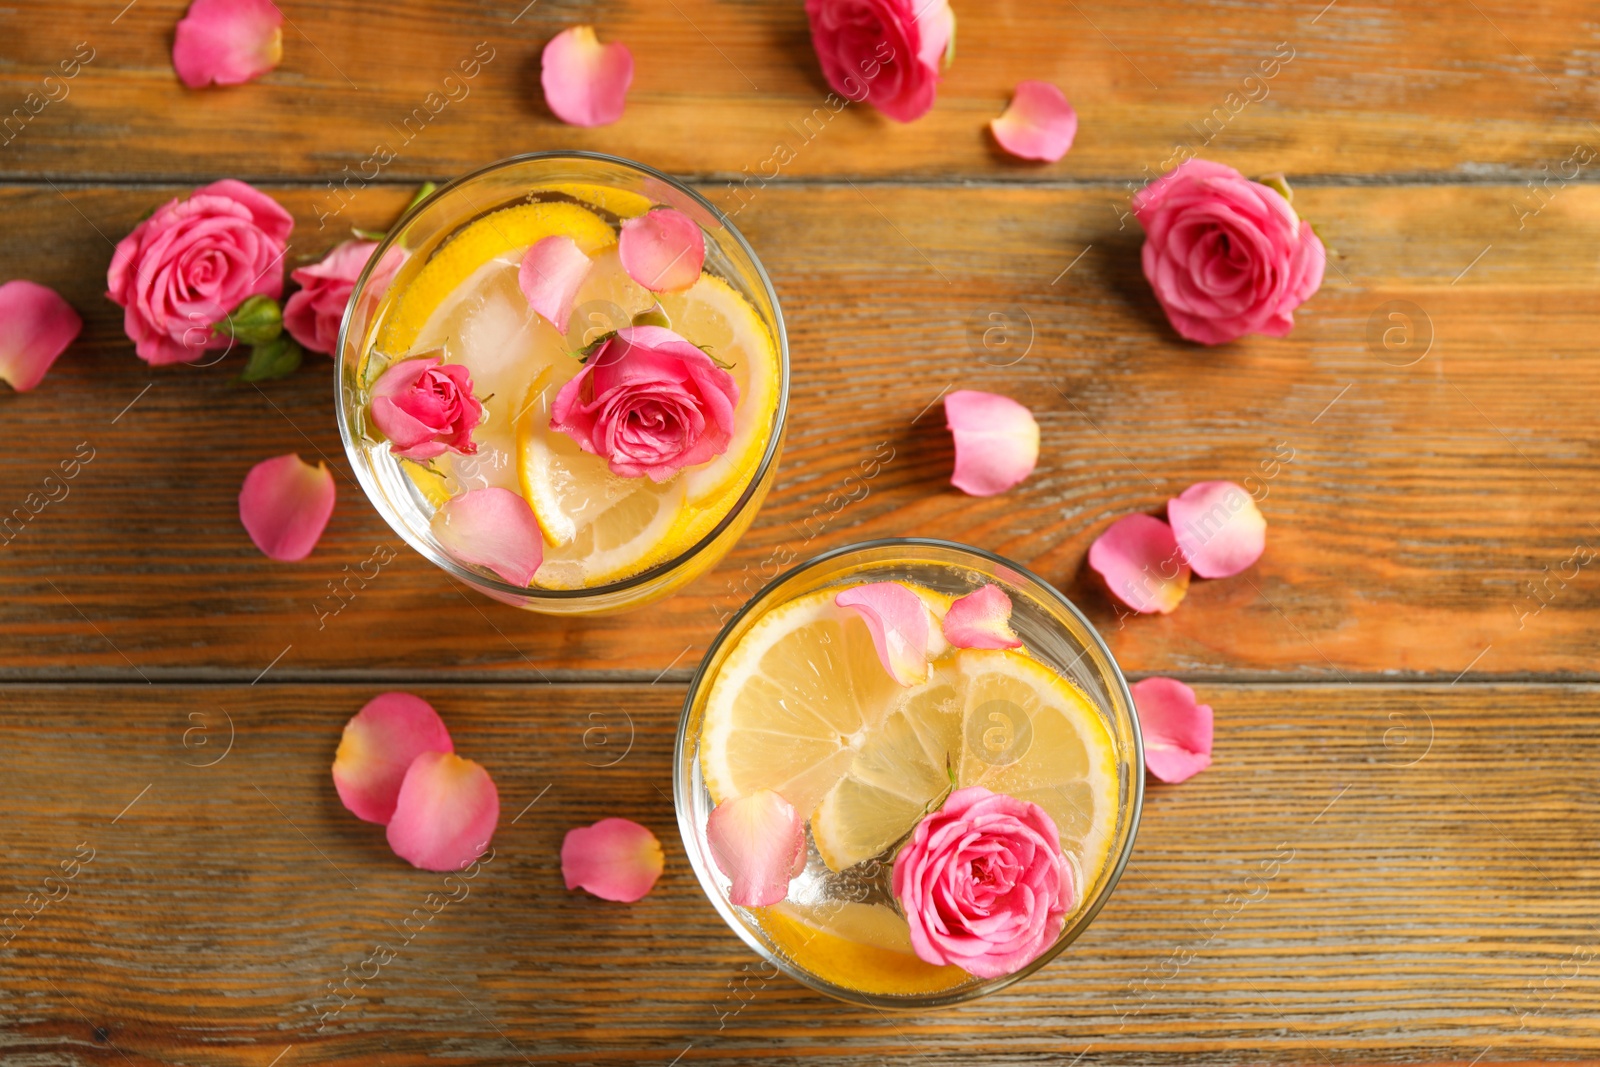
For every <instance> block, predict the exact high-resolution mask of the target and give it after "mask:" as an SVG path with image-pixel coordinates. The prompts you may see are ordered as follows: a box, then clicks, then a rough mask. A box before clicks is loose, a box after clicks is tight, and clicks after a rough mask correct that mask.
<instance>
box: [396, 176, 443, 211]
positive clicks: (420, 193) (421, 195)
mask: <svg viewBox="0 0 1600 1067" xmlns="http://www.w3.org/2000/svg"><path fill="white" fill-rule="evenodd" d="M437 188H439V187H438V186H437V185H435V184H433V183H432V182H423V183H422V185H421V186H420V187H419V188H418V189H417V195H416V196H413V197H412V198H411V203H409V204H407V205H406V211H410V210H411V209H412V208H414V207H416V206H417V205H418V204H420V203H422V202H423V201H424V200H426V199H428V197H430V196H432V195H433V192H434V190H435V189H437ZM406 211H402V212H400V214H402V215H404V214H405V213H406Z"/></svg>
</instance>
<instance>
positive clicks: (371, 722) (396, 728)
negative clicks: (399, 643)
mask: <svg viewBox="0 0 1600 1067" xmlns="http://www.w3.org/2000/svg"><path fill="white" fill-rule="evenodd" d="M454 751H455V745H454V744H453V743H452V742H451V740H450V731H449V730H446V729H445V728H444V720H443V719H441V718H439V713H438V712H436V711H434V710H433V705H432V704H429V703H428V702H427V701H426V700H423V699H422V698H421V697H418V696H412V695H411V694H410V693H379V694H378V695H377V696H375V697H373V698H372V699H371V700H369V701H367V703H366V706H365V707H363V708H362V709H361V710H360V711H358V712H356V714H355V716H354V717H353V718H352V719H351V720H350V721H349V722H347V723H345V725H344V736H342V737H341V738H339V751H338V752H336V753H335V754H334V757H333V785H334V788H335V789H337V790H338V791H339V799H340V800H341V801H343V802H344V806H345V807H347V808H349V809H350V811H351V812H353V813H354V814H355V816H356V818H358V819H365V820H366V821H367V822H375V823H377V824H379V825H380V826H383V825H387V824H388V822H389V820H390V819H391V818H392V817H393V816H394V806H395V801H396V800H397V799H399V796H400V783H401V782H402V781H404V780H405V776H406V771H407V770H408V769H409V768H410V766H411V764H412V763H413V762H414V761H415V760H416V758H417V757H418V756H420V755H422V754H423V753H424V752H454Z"/></svg>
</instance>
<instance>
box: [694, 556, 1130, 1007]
mask: <svg viewBox="0 0 1600 1067" xmlns="http://www.w3.org/2000/svg"><path fill="white" fill-rule="evenodd" d="M886 544H887V543H886ZM951 547H952V548H953V547H955V546H951ZM912 555H913V556H914V555H915V553H913V554H912ZM839 570H840V577H838V578H837V579H835V580H833V581H830V582H827V583H825V584H823V585H822V586H821V587H820V588H813V589H812V590H811V591H809V592H804V593H803V594H801V595H794V596H792V597H785V596H784V594H783V593H782V592H781V591H779V592H773V593H770V594H767V595H763V596H762V597H761V598H759V600H760V601H766V602H764V603H763V602H758V603H756V604H753V605H752V606H751V607H750V608H749V609H747V617H746V618H744V619H742V620H740V622H739V624H738V626H737V628H736V629H734V630H731V631H730V632H729V633H726V634H725V635H724V642H725V647H721V646H719V647H718V648H717V649H714V651H713V654H712V656H710V657H708V662H707V666H706V667H705V668H703V669H702V676H701V678H700V679H698V680H697V683H696V693H695V694H692V695H691V698H690V704H689V708H688V710H687V711H686V717H685V727H686V729H688V730H689V731H690V732H691V733H692V734H693V735H694V736H693V737H692V738H691V739H690V741H691V744H690V746H689V747H690V748H691V749H692V750H693V752H694V753H695V759H696V760H697V764H698V766H696V767H692V768H690V770H691V771H693V772H696V773H694V775H693V776H694V777H695V778H697V779H699V784H700V786H701V787H702V788H703V789H704V791H705V796H704V798H703V799H702V803H703V804H704V805H706V806H715V805H719V804H721V803H723V802H724V801H726V800H729V799H731V798H738V797H743V796H749V795H751V794H753V793H756V792H757V791H759V790H774V791H776V792H777V793H778V794H780V795H781V796H782V797H783V798H784V799H785V800H787V801H788V802H789V803H790V804H792V805H793V807H794V809H795V810H796V811H797V812H798V813H800V815H801V817H802V818H804V820H805V848H806V860H805V867H804V869H803V870H802V871H800V873H798V874H797V875H796V876H794V877H793V878H792V880H791V881H790V882H789V885H788V890H787V895H786V896H785V898H784V899H783V900H782V901H780V902H778V903H775V904H771V905H766V906H758V907H741V908H737V909H725V910H724V914H725V916H726V915H728V914H729V910H733V912H734V915H733V918H735V919H736V920H737V922H738V923H739V924H741V925H743V926H744V927H745V929H746V930H747V931H748V932H749V933H750V934H752V935H754V941H753V943H755V944H758V945H759V946H760V947H761V948H762V949H763V950H764V951H766V952H768V953H770V954H772V955H773V956H775V957H776V958H777V959H779V960H780V961H783V962H785V963H787V964H788V965H789V967H790V968H791V971H792V973H796V976H797V977H800V978H801V979H802V980H805V981H809V982H811V983H812V984H814V985H816V986H817V987H818V988H821V989H823V990H824V991H826V992H829V993H833V994H834V995H844V996H847V997H851V998H852V999H865V1000H867V1001H868V1002H877V1003H892V1002H895V1001H896V1000H899V999H903V998H907V997H909V998H913V999H915V998H930V997H931V998H934V1002H948V1001H949V1000H954V999H963V998H964V997H965V996H968V995H976V992H981V991H987V989H986V988H985V985H984V983H983V982H981V981H980V980H979V979H977V978H975V977H974V975H972V974H969V973H967V972H966V971H964V970H962V969H961V968H960V967H957V966H951V965H944V966H936V965H933V964H931V963H929V962H925V961H924V960H923V959H921V958H919V956H918V954H917V953H916V952H914V951H913V948H912V945H911V941H910V938H909V934H908V923H907V919H906V915H905V912H904V910H903V909H902V907H901V904H900V902H899V901H898V900H897V899H896V897H895V893H894V891H893V888H892V886H891V885H890V880H889V878H888V874H889V871H890V869H891V868H892V866H893V863H894V859H895V855H896V853H897V851H898V850H899V849H900V848H901V847H902V846H903V845H904V843H905V842H906V840H907V838H908V837H909V836H910V835H911V834H912V832H913V830H914V829H915V828H916V826H917V825H918V823H919V822H921V821H922V820H923V819H924V818H925V817H926V816H927V815H928V814H929V813H930V812H933V811H936V810H937V809H939V807H940V805H941V803H942V802H943V801H944V800H945V799H946V798H947V797H949V796H950V795H952V793H953V792H954V791H956V790H961V789H965V788H968V787H971V786H982V787H984V788H985V789H987V790H990V791H992V792H994V793H999V794H1005V795H1007V796H1010V797H1013V798H1016V799H1017V800H1018V801H1024V802H1028V803H1030V804H1034V805H1037V806H1038V807H1039V808H1041V809H1043V811H1044V812H1045V813H1046V814H1048V816H1049V818H1050V820H1051V821H1052V822H1053V823H1054V826H1055V828H1056V829H1057V831H1058V832H1059V835H1060V846H1061V851H1062V853H1063V855H1064V856H1065V859H1066V862H1067V863H1068V864H1069V865H1070V867H1071V869H1072V879H1071V880H1072V881H1073V882H1074V883H1075V885H1076V888H1077V892H1076V894H1075V897H1076V899H1075V900H1074V901H1073V902H1072V904H1071V906H1070V908H1069V911H1068V914H1067V915H1066V917H1065V924H1064V933H1065V932H1075V931H1076V929H1077V928H1079V927H1080V926H1081V925H1082V923H1084V922H1086V921H1087V919H1088V918H1089V917H1092V914H1093V912H1094V911H1095V910H1097V909H1098V907H1099V902H1100V901H1102V900H1103V899H1104V896H1105V894H1106V893H1107V892H1108V891H1109V888H1110V885H1111V883H1113V882H1114V881H1115V877H1116V874H1117V873H1118V872H1119V871H1120V868H1121V863H1122V859H1123V856H1124V855H1125V849H1126V847H1127V846H1129V845H1131V826H1130V822H1131V821H1132V819H1133V818H1135V816H1134V814H1133V812H1131V811H1130V801H1131V803H1132V805H1133V806H1134V807H1136V805H1137V793H1138V789H1139V784H1138V779H1137V777H1136V776H1134V775H1132V774H1130V768H1131V767H1132V766H1134V765H1135V764H1134V763H1133V762H1132V760H1133V753H1132V750H1134V749H1136V747H1137V740H1136V729H1135V730H1134V731H1133V733H1132V734H1131V735H1130V732H1129V727H1128V725H1127V723H1128V721H1129V719H1131V715H1126V716H1125V715H1124V713H1125V712H1126V710H1127V708H1128V707H1129V706H1130V705H1129V704H1127V703H1126V702H1124V701H1123V699H1122V696H1121V694H1120V693H1119V694H1116V695H1115V697H1114V698H1113V699H1112V700H1111V701H1109V702H1108V701H1107V700H1105V699H1104V695H1103V694H1102V695H1101V696H1099V697H1091V696H1090V694H1089V692H1088V691H1086V689H1085V687H1083V686H1080V685H1079V684H1078V682H1077V681H1074V680H1073V677H1069V676H1068V675H1069V673H1074V676H1078V673H1075V672H1069V671H1066V670H1063V669H1061V668H1059V667H1057V666H1056V665H1055V664H1054V663H1053V662H1051V654H1054V653H1056V652H1057V651H1059V650H1058V649H1056V648H1054V647H1052V648H1051V649H1050V650H1049V653H1050V654H1047V655H1040V654H1038V653H1037V652H1036V650H1035V649H1033V648H1030V647H1029V646H1028V644H1026V643H1024V644H1022V645H1020V646H1019V647H1015V648H958V647H954V646H953V645H949V644H946V643H945V642H936V644H937V645H942V646H943V647H938V648H935V649H934V650H933V652H932V653H930V660H929V664H928V667H929V669H928V672H927V679H926V681H923V682H920V683H918V684H914V685H910V686H906V685H903V684H901V683H900V682H898V681H897V680H896V679H895V678H894V677H892V676H891V675H890V673H889V671H887V670H886V669H885V664H884V663H883V662H881V661H880V654H879V652H878V650H877V648H875V645H874V639H873V635H872V633H871V632H870V631H869V627H868V625H867V624H866V623H865V622H864V621H863V619H862V617H861V615H860V614H859V613H857V612H856V611H854V610H852V609H850V608H848V607H841V606H840V605H839V604H838V603H837V602H836V601H837V599H838V597H839V595H840V594H841V593H843V592H845V591H847V590H850V589H852V588H855V587H859V586H862V585H864V584H866V583H870V582H873V581H874V580H876V578H877V577H878V576H879V575H880V574H881V573H882V572H875V571H873V570H870V569H867V568H863V567H856V568H847V567H843V566H841V567H840V568H839ZM888 573H890V574H894V575H896V576H899V575H914V576H915V577H916V578H918V579H921V580H922V581H926V582H927V583H928V584H922V581H906V580H904V579H903V578H899V579H898V580H900V581H901V584H904V585H906V586H907V587H909V588H911V589H912V590H914V591H915V592H916V593H917V595H918V596H919V597H921V598H922V599H923V600H924V602H925V603H926V604H927V605H928V607H929V608H930V610H931V613H932V615H933V616H934V617H939V616H942V615H943V614H944V613H945V612H946V611H948V609H949V607H950V605H951V603H952V602H953V601H954V600H955V599H956V598H957V597H959V596H961V595H964V594H965V593H966V592H970V591H972V590H973V589H974V588H975V587H976V586H979V585H982V584H985V583H983V582H982V580H981V579H979V576H978V575H976V574H974V573H973V571H971V570H970V569H966V568H960V569H958V568H954V567H932V568H929V567H920V568H919V567H916V566H907V565H906V563H904V562H903V563H901V564H900V565H898V566H894V567H892V568H890V569H888ZM1007 573H1008V574H1011V575H1012V576H1014V577H1015V576H1017V575H1018V573H1019V572H1015V571H1007ZM802 577H803V576H802ZM975 579H978V580H976V581H975ZM1019 580H1020V579H1019ZM791 581H799V582H802V586H804V585H807V584H809V585H812V586H815V585H816V582H809V583H806V582H803V581H802V578H796V579H792V580H791ZM1040 584H1041V585H1042V583H1040ZM935 585H937V586H938V588H933V587H932V586H935ZM1018 595H1019V596H1020V594H1018ZM1055 596H1056V597H1057V598H1059V594H1055ZM1062 603H1063V604H1064V603H1065V602H1064V601H1063V602H1062ZM1047 606H1048V605H1047ZM1029 610H1031V608H1030V606H1029V605H1028V604H1027V603H1026V602H1024V603H1023V604H1022V607H1021V612H1022V613H1027V612H1028V611H1029ZM1074 614H1075V612H1074ZM1080 618H1081V617H1080ZM1051 621H1052V620H1048V619H1047V620H1045V622H1046V623H1047V624H1048V623H1050V622H1051ZM1085 626H1086V624H1085ZM1022 629H1023V627H1020V626H1019V631H1020V630H1022ZM1046 633H1049V634H1050V637H1049V639H1048V640H1047V641H1046V642H1045V643H1047V644H1051V645H1055V644H1057V643H1058V641H1057V639H1058V638H1059V636H1060V635H1059V632H1051V631H1048V630H1047V631H1046ZM1089 633H1090V635H1091V638H1092V631H1089ZM1093 640H1094V641H1095V643H1096V644H1097V645H1098V639H1093ZM1099 647H1100V649H1101V650H1103V646H1099ZM1105 662H1106V663H1108V664H1109V663H1110V661H1109V657H1106V659H1105ZM1076 666H1077V672H1083V671H1084V670H1085V666H1084V664H1082V663H1079V664H1077V665H1076ZM1083 677H1084V678H1085V680H1086V681H1087V682H1089V683H1090V685H1091V687H1093V688H1098V687H1099V681H1100V678H1097V677H1096V676H1094V673H1093V671H1092V670H1090V671H1089V673H1088V674H1087V675H1083ZM1102 677H1104V678H1106V679H1109V680H1110V681H1112V682H1114V685H1113V686H1112V687H1111V689H1113V690H1117V689H1120V690H1121V691H1122V693H1125V687H1124V686H1123V685H1122V682H1121V676H1120V673H1117V672H1116V669H1115V666H1114V664H1110V667H1109V673H1108V674H1106V675H1104V676H1102ZM1108 703H1110V704H1112V705H1115V706H1116V707H1115V708H1114V709H1113V710H1114V711H1115V714H1108V713H1107V711H1106V710H1103V709H1104V708H1105V707H1106V705H1107V704H1108ZM683 758H684V759H688V758H690V757H688V756H684V757H683ZM679 770H680V774H681V773H682V772H683V771H684V770H685V768H684V767H683V766H682V765H680V768H679ZM1130 794H1131V796H1130ZM679 803H680V821H682V820H683V819H684V816H683V815H682V814H681V813H682V811H683V804H684V797H683V796H682V794H681V793H680V798H679ZM689 829H690V828H688V827H686V830H685V832H686V836H688V834H689ZM693 829H694V830H695V831H696V832H698V830H699V828H698V827H693ZM693 852H694V848H693V847H691V853H692V854H693ZM714 872H715V865H704V866H702V867H701V869H700V874H701V877H702V882H706V881H707V880H708V879H709V880H710V881H711V882H712V883H714V884H716V885H717V887H718V891H719V892H720V891H722V884H723V883H724V882H725V879H722V878H719V877H718V876H717V874H716V873H714ZM710 889H711V886H709V885H708V890H710ZM715 898H716V894H714V899H715ZM725 901H726V897H725V895H724V902H725ZM736 928H737V927H736ZM746 939H747V940H751V938H750V937H747V938H746ZM1068 939H1070V938H1068ZM1046 958H1048V957H1046ZM990 985H991V986H992V985H993V983H990Z"/></svg>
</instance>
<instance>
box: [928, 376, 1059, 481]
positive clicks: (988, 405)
mask: <svg viewBox="0 0 1600 1067" xmlns="http://www.w3.org/2000/svg"><path fill="white" fill-rule="evenodd" d="M944 417H945V423H946V425H947V426H948V427H949V428H950V433H951V435H952V436H954V438H955V443H956V466H955V471H954V473H952V474H951V475H950V484H951V485H953V486H955V487H956V488H957V489H959V490H961V491H962V492H963V493H966V494H968V495H969V496H994V495H995V494H996V493H1003V492H1005V491H1006V490H1007V489H1010V488H1011V487H1012V486H1014V485H1016V484H1017V483H1018V482H1020V481H1022V480H1023V479H1024V478H1026V477H1027V476H1028V475H1030V474H1032V473H1033V468H1034V466H1035V465H1036V464H1037V463H1038V462H1039V424H1038V423H1037V422H1035V421H1034V418H1033V412H1031V411H1029V410H1028V409H1027V408H1025V407H1023V406H1022V405H1021V404H1019V403H1017V402H1016V401H1015V400H1012V399H1011V398H1010V397H1007V396H1000V395H998V394H996V393H981V392H978V391H977V390H974V389H957V390H956V391H955V392H953V393H951V394H950V395H948V396H946V397H945V398H944Z"/></svg>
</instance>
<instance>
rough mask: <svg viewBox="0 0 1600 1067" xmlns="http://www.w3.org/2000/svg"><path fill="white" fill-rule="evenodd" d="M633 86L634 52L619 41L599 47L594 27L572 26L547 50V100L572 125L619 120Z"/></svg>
mask: <svg viewBox="0 0 1600 1067" xmlns="http://www.w3.org/2000/svg"><path fill="white" fill-rule="evenodd" d="M632 83H633V53H632V52H629V51H628V46H627V45H625V44H622V43H620V42H614V43H612V44H601V43H600V40H599V38H597V37H595V35H594V27H593V26H572V27H569V28H567V29H565V30H562V31H561V32H560V33H558V34H556V35H555V37H553V38H552V39H551V41H550V43H549V44H547V45H545V46H544V58H543V60H542V61H541V69H540V71H539V84H540V85H542V86H544V102H545V103H546V104H548V105H550V110H551V111H552V112H554V113H555V116H556V118H558V119H560V120H561V121H562V122H565V123H567V124H568V125H570V126H605V125H608V124H610V123H613V122H616V121H617V120H618V119H620V118H621V117H622V104H623V100H624V98H625V97H626V96H627V94H628V86H629V85H631V84H632Z"/></svg>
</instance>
